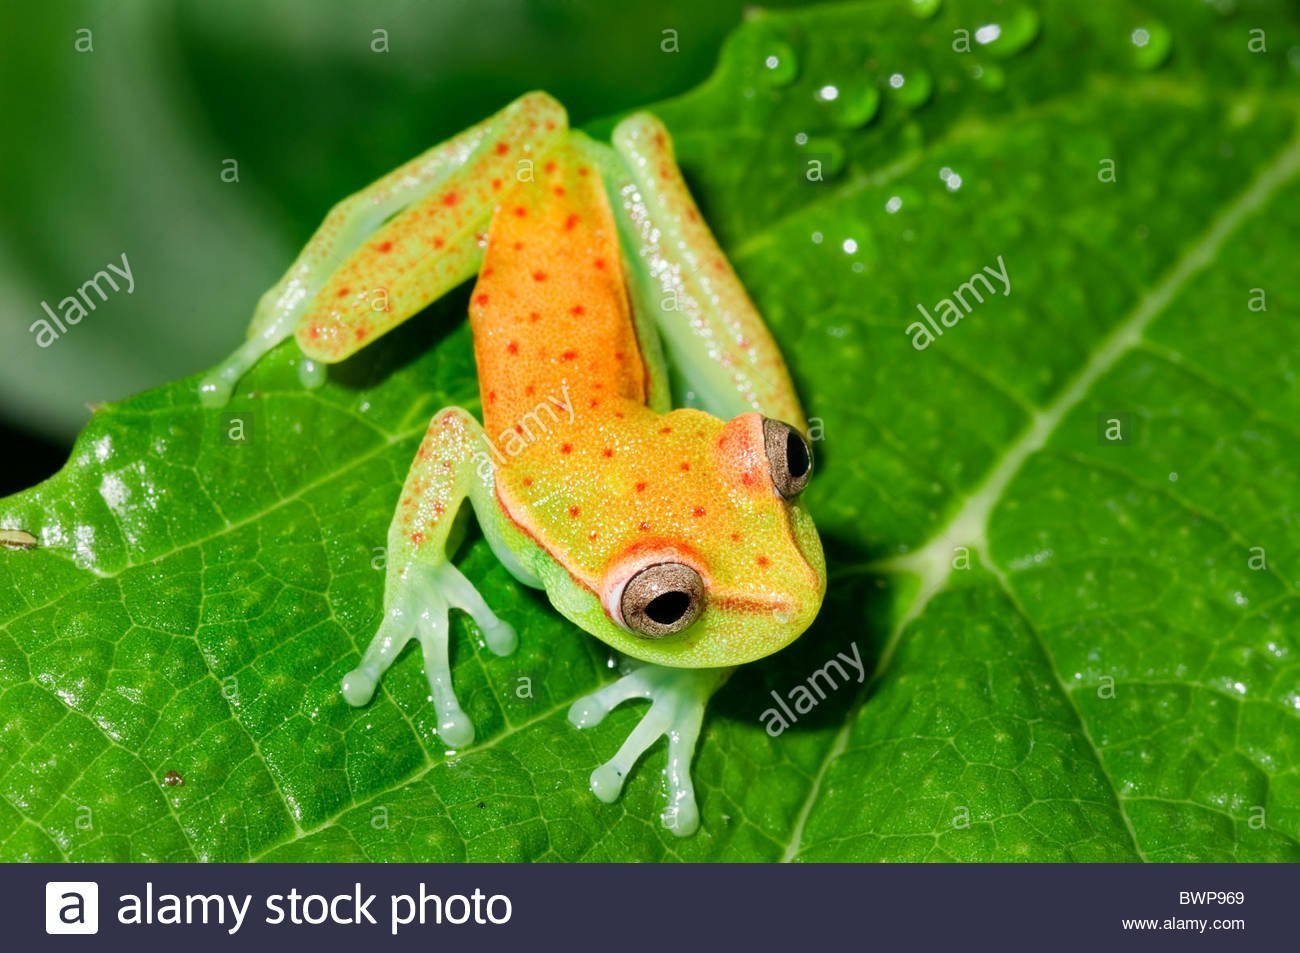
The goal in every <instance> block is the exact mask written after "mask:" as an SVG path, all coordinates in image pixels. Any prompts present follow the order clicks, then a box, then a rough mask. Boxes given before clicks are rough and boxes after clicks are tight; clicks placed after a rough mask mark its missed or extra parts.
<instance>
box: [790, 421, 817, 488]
mask: <svg viewBox="0 0 1300 953" xmlns="http://www.w3.org/2000/svg"><path fill="white" fill-rule="evenodd" d="M785 460H786V464H785V465H786V468H787V469H788V470H789V471H790V476H792V477H794V478H795V479H796V480H797V479H799V477H801V476H803V475H804V474H805V473H807V472H808V467H809V466H811V465H812V461H811V460H810V459H808V445H807V444H805V443H804V442H803V440H802V439H800V437H799V435H798V434H796V433H795V432H794V431H793V430H791V431H789V432H788V433H787V434H786V436H785Z"/></svg>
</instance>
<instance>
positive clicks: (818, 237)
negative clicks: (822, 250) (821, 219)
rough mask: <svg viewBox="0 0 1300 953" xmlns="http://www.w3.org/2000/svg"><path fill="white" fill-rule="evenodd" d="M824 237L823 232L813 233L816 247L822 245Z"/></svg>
mask: <svg viewBox="0 0 1300 953" xmlns="http://www.w3.org/2000/svg"><path fill="white" fill-rule="evenodd" d="M822 237H823V236H822V233H821V232H813V233H812V243H813V244H814V245H820V244H821V243H822Z"/></svg>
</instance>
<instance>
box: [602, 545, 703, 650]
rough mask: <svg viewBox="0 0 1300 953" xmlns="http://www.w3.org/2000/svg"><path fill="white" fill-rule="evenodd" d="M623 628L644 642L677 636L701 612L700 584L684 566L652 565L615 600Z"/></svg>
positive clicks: (681, 564)
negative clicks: (675, 634) (674, 634)
mask: <svg viewBox="0 0 1300 953" xmlns="http://www.w3.org/2000/svg"><path fill="white" fill-rule="evenodd" d="M619 611H620V613H621V615H622V616H623V625H625V626H626V627H627V628H629V629H631V630H632V632H633V633H635V634H636V635H639V636H641V637H642V638H645V639H662V638H663V637H664V636H666V635H672V634H673V633H674V632H680V631H681V630H682V629H684V628H686V627H687V626H688V625H690V624H691V623H692V622H694V621H695V620H696V619H698V618H699V617H700V613H701V612H702V611H704V580H703V579H701V578H700V574H699V573H698V572H696V571H695V570H694V569H692V568H691V567H690V566H687V565H685V564H684V563H655V564H654V565H653V566H647V567H646V568H645V569H642V570H641V571H640V572H638V573H637V574H636V575H635V576H633V577H632V578H631V579H629V580H628V581H627V585H625V586H624V587H623V595H622V596H621V597H620V599H619Z"/></svg>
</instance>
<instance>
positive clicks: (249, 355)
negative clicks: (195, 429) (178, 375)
mask: <svg viewBox="0 0 1300 953" xmlns="http://www.w3.org/2000/svg"><path fill="white" fill-rule="evenodd" d="M272 308H274V303H273V302H271V303H268V301H267V300H265V298H264V300H263V301H262V302H261V303H259V304H258V312H257V315H255V316H254V319H253V329H252V330H251V332H250V334H249V337H248V339H247V340H246V341H244V343H243V344H241V345H240V346H239V347H238V348H236V349H235V352H234V353H233V354H231V355H230V356H229V357H228V358H226V359H225V360H224V361H222V362H221V363H220V364H218V365H217V366H216V367H214V368H213V369H212V370H211V371H209V372H208V374H207V375H205V376H204V378H203V380H202V381H201V382H200V383H199V400H200V401H202V403H203V406H205V407H224V406H225V405H226V403H227V402H228V401H229V400H230V395H231V392H232V391H233V390H234V388H235V385H236V384H238V383H239V379H240V378H241V377H243V376H244V375H245V374H246V373H248V371H249V369H250V368H252V366H253V365H254V364H256V363H257V362H258V361H259V360H261V359H262V356H263V355H265V354H266V353H267V352H268V351H270V350H271V349H272V348H274V347H275V346H276V345H277V344H279V343H280V342H281V341H284V340H286V339H287V338H289V337H292V336H293V328H294V316H293V313H292V312H290V311H283V312H281V313H280V314H279V315H278V316H276V315H272V316H271V317H270V318H265V317H262V315H263V313H264V312H266V311H267V310H269V309H272ZM298 379H299V380H300V381H301V382H302V386H303V387H307V388H316V387H319V386H320V385H321V384H323V383H325V365H324V364H322V363H321V362H320V361H316V360H313V359H312V358H310V357H308V356H307V355H306V354H303V353H301V350H300V351H299V354H298Z"/></svg>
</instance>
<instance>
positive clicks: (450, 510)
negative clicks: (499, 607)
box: [343, 407, 516, 748]
mask: <svg viewBox="0 0 1300 953" xmlns="http://www.w3.org/2000/svg"><path fill="white" fill-rule="evenodd" d="M466 499H468V500H470V501H471V503H472V505H473V506H474V509H475V511H476V512H477V513H479V514H480V515H481V516H487V517H490V516H491V515H492V514H493V513H495V500H494V494H493V469H492V462H491V457H490V456H489V455H488V447H487V441H486V438H485V437H484V435H483V431H482V428H481V427H480V426H479V425H478V422H477V421H476V420H474V418H473V417H471V416H470V415H469V414H468V413H467V412H466V411H464V410H461V409H459V408H456V407H452V408H449V409H447V410H443V411H440V412H439V413H438V414H437V415H436V416H435V417H434V418H433V421H432V422H431V423H430V424H429V429H428V431H427V432H426V433H425V436H424V440H423V441H422V442H421V444H420V449H419V451H418V452H417V454H416V458H415V461H414V462H413V463H412V464H411V470H410V472H409V473H408V475H407V477H406V483H405V484H404V485H403V487H402V495H401V498H400V502H399V503H398V507H397V512H396V514H394V516H393V522H392V524H391V525H390V527H389V530H388V575H387V579H386V581H385V587H384V618H383V621H382V622H381V623H380V626H379V631H378V632H376V633H375V636H374V638H372V639H371V641H370V645H369V647H368V648H367V649H366V651H365V655H364V656H363V657H362V659H361V664H360V665H358V666H357V667H356V668H355V669H353V670H352V671H351V672H349V673H348V674H347V675H346V676H345V677H344V679H343V697H344V698H345V699H346V700H347V701H348V702H349V703H350V704H352V705H364V704H366V703H367V702H369V701H370V699H371V697H372V696H373V695H374V693H375V688H376V686H377V685H378V683H379V679H380V678H381V677H382V675H383V673H384V672H385V671H386V670H387V669H388V668H389V666H391V665H392V664H393V661H394V660H395V659H396V657H397V655H398V654H399V653H400V652H401V650H402V648H403V647H404V646H405V645H406V643H407V642H409V641H411V640H413V639H414V640H416V641H418V642H419V643H420V647H421V649H422V651H423V653H424V668H425V674H426V675H427V677H428V680H429V688H430V691H431V693H432V696H433V704H434V708H435V709H436V711H437V716H438V733H439V736H440V737H441V738H442V740H443V742H444V743H445V744H446V745H448V747H454V748H462V747H464V746H466V745H468V744H470V743H471V742H472V741H473V740H474V725H473V723H472V722H470V720H469V717H468V716H467V715H466V714H465V712H464V711H463V710H462V708H461V706H460V702H459V701H458V700H457V698H456V693H455V691H454V689H453V687H452V683H451V666H450V658H449V656H450V652H449V645H448V642H449V626H448V615H449V612H450V610H451V609H461V610H463V611H465V612H467V613H469V615H470V616H471V617H472V618H473V619H474V621H475V622H476V623H477V624H478V626H479V628H480V629H481V630H482V631H483V635H484V638H485V639H486V640H487V644H488V647H489V648H490V649H491V650H492V651H493V652H495V653H496V654H497V655H508V654H509V653H510V652H513V651H514V648H515V644H516V638H515V633H514V630H513V629H512V628H511V627H510V626H509V625H508V624H506V623H505V622H503V621H501V620H500V619H499V618H497V616H496V615H495V614H494V613H493V612H492V610H491V609H490V608H489V607H488V605H487V603H486V602H485V601H484V599H483V597H482V596H481V595H480V594H479V592H478V590H477V589H475V587H474V585H473V583H471V582H470V581H469V580H468V579H466V578H465V576H464V575H463V574H462V573H461V572H460V570H458V569H457V568H456V567H455V566H454V565H453V564H452V563H451V561H450V558H449V556H450V554H449V552H448V546H447V544H448V540H449V537H450V534H451V531H452V527H453V524H454V521H455V517H456V513H457V511H458V510H459V509H460V507H461V505H462V504H463V503H464V501H465V500H466ZM486 521H487V520H485V522H486Z"/></svg>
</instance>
